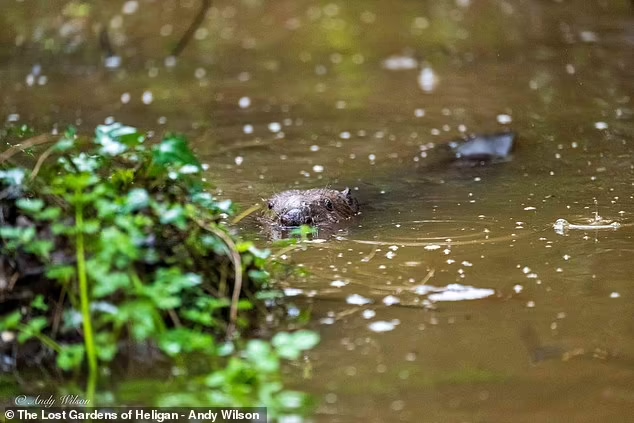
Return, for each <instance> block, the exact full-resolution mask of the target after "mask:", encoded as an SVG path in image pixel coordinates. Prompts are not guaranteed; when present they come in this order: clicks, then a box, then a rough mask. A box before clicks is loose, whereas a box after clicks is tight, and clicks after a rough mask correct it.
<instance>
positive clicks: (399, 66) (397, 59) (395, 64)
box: [383, 56, 418, 70]
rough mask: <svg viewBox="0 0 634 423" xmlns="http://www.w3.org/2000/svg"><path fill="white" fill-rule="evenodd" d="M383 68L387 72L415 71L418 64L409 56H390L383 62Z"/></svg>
mask: <svg viewBox="0 0 634 423" xmlns="http://www.w3.org/2000/svg"><path fill="white" fill-rule="evenodd" d="M383 67H384V68H385V69H389V70H408V69H416V68H417V67H418V62H417V61H416V59H414V58H413V57H410V56H390V57H388V58H387V59H385V60H384V61H383Z"/></svg>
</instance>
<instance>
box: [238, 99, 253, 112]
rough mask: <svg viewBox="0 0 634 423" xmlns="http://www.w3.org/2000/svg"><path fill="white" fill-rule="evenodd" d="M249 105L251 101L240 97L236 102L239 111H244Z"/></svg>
mask: <svg viewBox="0 0 634 423" xmlns="http://www.w3.org/2000/svg"><path fill="white" fill-rule="evenodd" d="M250 105H251V99H250V98H249V97H241V98H240V100H238V106H240V108H241V109H246V108H247V107H249V106H250Z"/></svg>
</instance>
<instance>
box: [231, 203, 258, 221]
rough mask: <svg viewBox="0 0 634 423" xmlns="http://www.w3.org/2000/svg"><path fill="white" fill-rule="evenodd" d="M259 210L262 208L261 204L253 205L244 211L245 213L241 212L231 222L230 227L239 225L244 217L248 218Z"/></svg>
mask: <svg viewBox="0 0 634 423" xmlns="http://www.w3.org/2000/svg"><path fill="white" fill-rule="evenodd" d="M260 208H262V205H261V204H254V205H253V206H251V207H249V208H248V209H246V210H245V211H243V212H242V213H240V214H239V215H237V216H236V217H235V218H234V219H233V221H232V222H231V224H232V225H235V224H236V223H239V222H240V221H241V220H242V219H244V218H245V217H247V216H249V215H250V214H252V213H254V212H256V211H257V210H259V209H260Z"/></svg>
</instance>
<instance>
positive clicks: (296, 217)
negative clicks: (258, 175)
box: [268, 188, 359, 227]
mask: <svg viewBox="0 0 634 423" xmlns="http://www.w3.org/2000/svg"><path fill="white" fill-rule="evenodd" d="M268 208H269V210H270V212H269V217H270V219H271V220H270V223H272V224H277V225H279V226H282V227H296V226H300V225H311V226H327V225H331V224H336V223H339V222H341V221H344V220H347V219H349V218H351V217H352V216H354V215H356V214H357V213H359V203H358V202H357V200H356V199H355V198H354V197H353V196H352V194H351V193H350V188H346V189H344V190H343V191H337V190H334V189H325V188H316V189H308V190H290V191H284V192H281V193H279V194H276V195H274V196H273V197H272V198H271V199H270V200H269V201H268Z"/></svg>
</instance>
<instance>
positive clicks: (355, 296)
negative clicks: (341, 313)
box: [346, 294, 372, 305]
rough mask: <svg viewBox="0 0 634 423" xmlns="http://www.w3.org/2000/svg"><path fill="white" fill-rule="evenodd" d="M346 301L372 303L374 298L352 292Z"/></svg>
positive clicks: (360, 303) (363, 303)
mask: <svg viewBox="0 0 634 423" xmlns="http://www.w3.org/2000/svg"><path fill="white" fill-rule="evenodd" d="M346 302H347V303H348V304H352V305H366V304H371V303H372V300H371V299H369V298H366V297H362V296H361V295H359V294H352V295H350V296H348V298H346Z"/></svg>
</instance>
